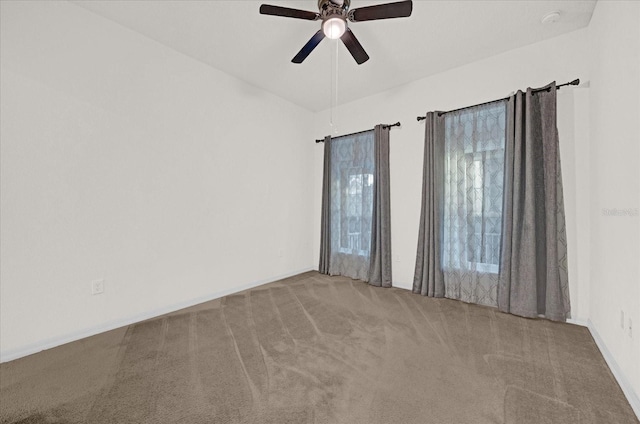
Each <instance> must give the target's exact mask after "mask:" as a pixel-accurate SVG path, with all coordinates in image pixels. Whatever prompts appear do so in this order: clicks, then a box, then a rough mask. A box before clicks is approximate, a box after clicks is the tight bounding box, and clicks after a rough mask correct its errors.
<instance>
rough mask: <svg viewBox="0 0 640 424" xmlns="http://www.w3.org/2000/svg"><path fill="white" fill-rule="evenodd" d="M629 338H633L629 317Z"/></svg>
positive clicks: (631, 323)
mask: <svg viewBox="0 0 640 424" xmlns="http://www.w3.org/2000/svg"><path fill="white" fill-rule="evenodd" d="M629 337H631V338H633V321H631V317H629Z"/></svg>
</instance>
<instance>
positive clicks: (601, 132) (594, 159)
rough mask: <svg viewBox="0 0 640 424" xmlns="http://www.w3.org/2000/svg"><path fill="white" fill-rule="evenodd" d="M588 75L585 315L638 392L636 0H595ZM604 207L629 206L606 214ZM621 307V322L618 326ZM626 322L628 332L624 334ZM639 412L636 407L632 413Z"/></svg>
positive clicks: (639, 20) (639, 31)
mask: <svg viewBox="0 0 640 424" xmlns="http://www.w3.org/2000/svg"><path fill="white" fill-rule="evenodd" d="M589 44H590V59H591V61H590V69H591V70H590V72H591V89H590V91H591V94H590V96H591V102H590V104H591V108H590V109H591V110H590V112H591V113H590V118H591V119H590V123H591V142H590V144H591V162H590V164H591V166H590V168H591V174H590V176H591V183H590V185H591V207H590V214H591V216H590V220H591V236H590V237H591V267H590V271H591V296H590V315H589V316H590V319H591V322H592V325H593V327H595V329H596V331H597V332H598V334H599V335H600V337H601V339H602V341H603V342H604V344H605V345H606V348H607V349H608V351H609V353H610V355H611V356H612V357H613V359H614V360H615V362H616V363H617V365H618V367H619V371H620V373H621V374H622V375H623V376H625V377H626V379H627V380H628V382H629V384H630V386H631V387H632V388H633V390H634V392H635V402H636V407H638V406H639V404H638V395H640V331H639V327H638V326H639V325H640V267H639V264H640V217H639V216H638V215H637V211H638V208H640V160H639V158H640V126H639V125H640V124H639V123H640V2H618V1H606V2H605V1H600V2H598V4H597V6H596V8H595V11H594V14H593V17H592V19H591V23H590V25H589ZM605 209H608V210H610V209H620V210H624V209H631V210H634V209H635V211H636V212H635V213H636V214H635V215H633V214H632V215H631V216H629V215H627V216H615V215H614V216H612V215H607V214H606V212H605V211H604V210H605ZM621 311H624V315H625V318H624V319H625V322H624V326H623V325H621ZM629 319H632V320H633V323H634V324H635V328H633V337H631V336H630V335H629ZM636 412H637V413H640V409H637V410H636Z"/></svg>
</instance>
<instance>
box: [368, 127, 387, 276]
mask: <svg viewBox="0 0 640 424" xmlns="http://www.w3.org/2000/svg"><path fill="white" fill-rule="evenodd" d="M374 155H375V167H374V173H375V174H374V177H373V216H372V219H371V259H370V261H371V264H370V267H369V284H371V285H374V286H377V287H391V195H390V191H389V127H386V128H384V127H383V126H382V125H376V127H375V129H374Z"/></svg>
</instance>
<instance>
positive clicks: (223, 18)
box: [74, 0, 596, 111]
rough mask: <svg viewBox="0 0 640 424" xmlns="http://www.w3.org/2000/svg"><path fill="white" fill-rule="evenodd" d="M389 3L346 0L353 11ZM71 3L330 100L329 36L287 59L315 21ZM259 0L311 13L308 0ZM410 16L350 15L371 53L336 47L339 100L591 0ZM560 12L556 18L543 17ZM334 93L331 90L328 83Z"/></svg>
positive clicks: (211, 5)
mask: <svg viewBox="0 0 640 424" xmlns="http://www.w3.org/2000/svg"><path fill="white" fill-rule="evenodd" d="M386 2H387V1H380V2H376V1H370V0H352V3H351V8H352V9H355V8H358V7H362V6H368V5H371V4H376V3H386ZM74 3H75V4H77V5H79V6H81V7H83V8H85V9H88V10H90V11H93V12H95V13H97V14H99V15H101V16H103V17H105V18H108V19H111V20H113V21H115V22H117V23H119V24H121V25H123V26H125V27H127V28H129V29H132V30H134V31H136V32H138V33H140V34H143V35H145V36H147V37H149V38H151V39H153V40H156V41H158V42H160V43H162V44H165V45H167V46H169V47H171V48H173V49H175V50H177V51H179V52H181V53H183V54H185V55H188V56H190V57H192V58H194V59H197V60H199V61H201V62H203V63H206V64H208V65H211V66H213V67H214V68H217V69H220V70H222V71H224V72H226V73H228V74H231V75H233V76H235V77H237V78H239V79H241V80H244V81H246V82H248V83H250V84H252V85H255V86H257V87H260V88H263V89H265V90H267V91H269V92H272V93H274V94H276V95H278V96H280V97H283V98H285V99H287V100H289V101H291V102H293V103H296V104H298V105H300V106H303V107H305V108H307V109H309V110H312V111H319V110H323V109H326V108H328V107H329V106H330V104H331V102H332V99H331V94H330V93H331V92H332V89H331V87H332V85H331V80H332V74H333V73H335V65H334V67H332V58H334V57H335V55H336V50H335V48H336V44H335V43H336V42H335V41H332V40H329V39H325V40H323V41H322V43H321V44H320V45H319V46H318V47H317V48H316V50H314V51H313V52H312V53H311V55H310V56H309V57H308V58H307V59H306V60H305V61H304V62H303V63H302V64H301V65H296V64H293V63H291V58H292V57H293V56H294V55H295V54H296V53H297V52H298V50H300V48H301V47H302V46H303V45H304V44H305V43H306V42H307V40H309V38H311V36H312V35H313V34H314V33H315V32H316V31H317V30H318V29H319V27H320V22H319V21H315V22H314V21H304V20H298V19H290V18H281V17H274V16H265V15H260V14H259V13H258V9H259V7H260V4H261V3H263V2H262V1H253V0H235V1H234V0H229V1H222V0H208V1H207V0H175V1H172V0H157V1H156V0H147V1H131V0H129V1H118V0H110V1H74ZM264 3H268V4H275V5H279V6H286V7H292V8H297V9H303V10H311V11H317V1H316V0H295V1H282V0H265V1H264ZM413 3H414V4H413V14H412V16H411V17H410V18H402V19H389V20H381V21H370V22H358V23H351V24H350V28H351V29H352V30H353V32H354V33H355V35H356V36H357V37H358V39H359V41H360V43H361V44H362V45H363V47H364V48H365V50H366V51H367V53H368V54H369V56H370V57H371V59H370V60H369V61H368V62H366V63H364V64H363V65H360V66H358V65H356V63H355V61H354V60H353V59H352V58H351V56H350V55H349V53H348V51H347V50H346V48H345V47H344V46H343V45H339V46H337V47H338V52H337V54H338V57H337V63H338V67H337V75H338V95H337V97H338V103H346V102H349V101H352V100H356V99H359V98H363V97H366V96H369V95H372V94H375V93H378V92H381V91H384V90H387V89H390V88H393V87H395V86H398V85H402V84H405V83H408V82H411V81H414V80H417V79H420V78H424V77H427V76H429V75H433V74H436V73H439V72H442V71H445V70H448V69H452V68H454V67H457V66H461V65H464V64H466V63H470V62H474V61H476V60H479V59H483V58H486V57H489V56H492V55H496V54H499V53H502V52H505V51H507V50H511V49H514V48H517V47H521V46H524V45H527V44H531V43H535V42H537V41H541V40H544V39H548V38H551V37H555V36H558V35H560V34H563V33H566V32H570V31H574V30H576V29H579V28H582V27H585V26H587V25H588V24H589V20H590V19H591V15H592V13H593V9H594V7H595V4H596V0H582V1H577V0H540V1H537V0H532V1H527V0H511V1H507V0H503V1H486V0H475V1H470V0H463V1H427V0H414V2H413ZM551 11H559V12H560V13H561V19H560V21H559V22H556V23H554V24H551V25H542V24H541V18H542V17H543V16H544V15H545V14H547V13H548V12H551ZM333 91H335V90H333Z"/></svg>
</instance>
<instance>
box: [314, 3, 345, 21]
mask: <svg viewBox="0 0 640 424" xmlns="http://www.w3.org/2000/svg"><path fill="white" fill-rule="evenodd" d="M350 4H351V0H318V10H319V11H320V16H321V17H322V19H323V20H325V19H327V18H330V17H332V16H335V15H338V16H340V17H342V18H346V17H347V12H348V10H349V5H350Z"/></svg>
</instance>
